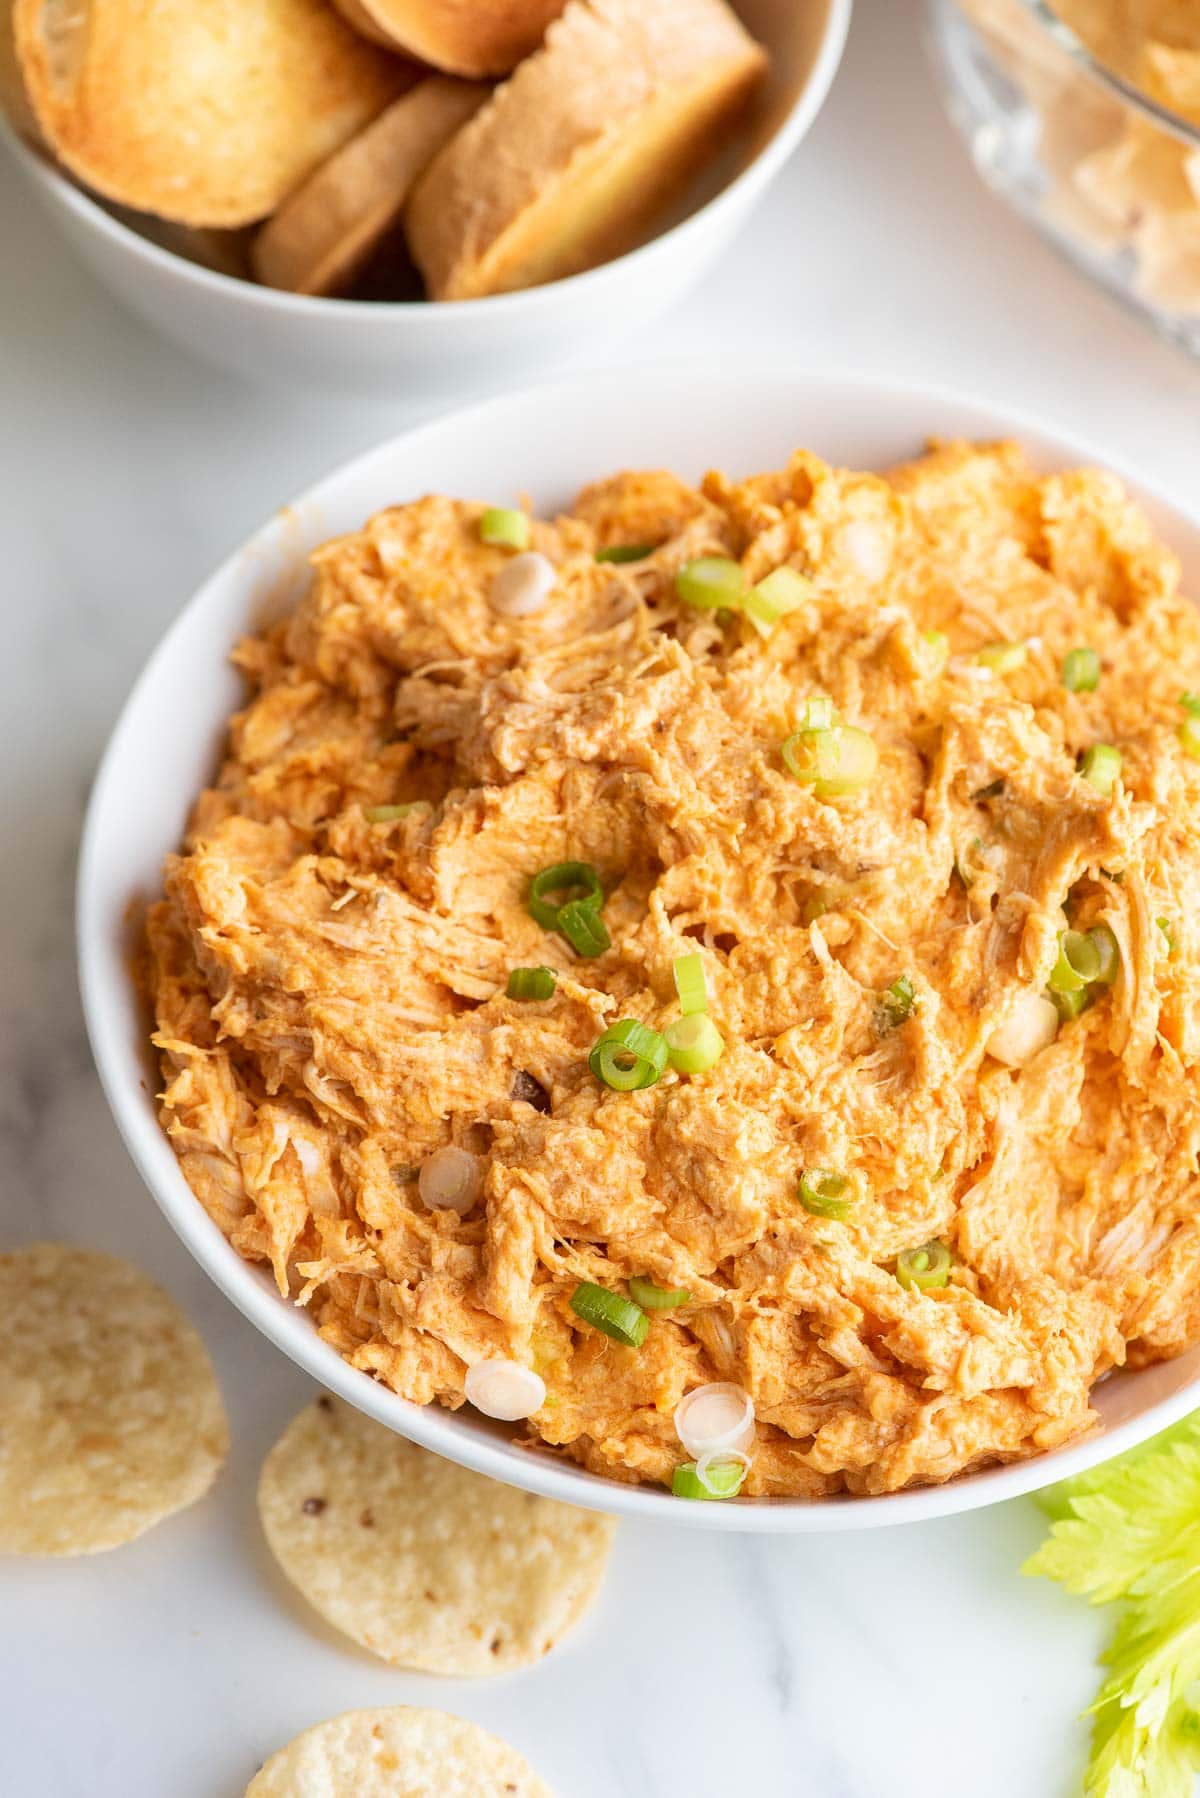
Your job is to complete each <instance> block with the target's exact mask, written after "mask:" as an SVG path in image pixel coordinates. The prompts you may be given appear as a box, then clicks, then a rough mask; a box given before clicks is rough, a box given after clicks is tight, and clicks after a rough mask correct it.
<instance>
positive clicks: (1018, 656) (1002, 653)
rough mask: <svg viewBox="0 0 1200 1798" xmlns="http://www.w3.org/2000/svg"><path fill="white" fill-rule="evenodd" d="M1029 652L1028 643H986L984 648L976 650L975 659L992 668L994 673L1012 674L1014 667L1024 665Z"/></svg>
mask: <svg viewBox="0 0 1200 1798" xmlns="http://www.w3.org/2000/svg"><path fill="white" fill-rule="evenodd" d="M1028 654H1029V645H1028V644H1027V643H985V644H984V646H983V648H982V649H977V650H976V651H975V660H976V661H977V662H978V664H979V666H980V667H981V668H990V669H991V671H992V673H993V674H1012V672H1013V671H1014V669H1017V668H1020V667H1022V666H1023V664H1024V661H1025V658H1026V656H1027V655H1028Z"/></svg>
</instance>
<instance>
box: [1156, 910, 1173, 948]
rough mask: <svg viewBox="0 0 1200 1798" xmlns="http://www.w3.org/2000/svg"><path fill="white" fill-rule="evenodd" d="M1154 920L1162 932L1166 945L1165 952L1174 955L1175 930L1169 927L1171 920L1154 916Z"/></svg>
mask: <svg viewBox="0 0 1200 1798" xmlns="http://www.w3.org/2000/svg"><path fill="white" fill-rule="evenodd" d="M1154 922H1155V923H1156V924H1157V925H1158V928H1159V929H1160V930H1161V931H1162V933H1163V938H1164V940H1165V942H1166V945H1167V954H1168V955H1174V953H1175V932H1174V931H1173V930H1172V929H1171V920H1170V919H1169V918H1155V920H1154Z"/></svg>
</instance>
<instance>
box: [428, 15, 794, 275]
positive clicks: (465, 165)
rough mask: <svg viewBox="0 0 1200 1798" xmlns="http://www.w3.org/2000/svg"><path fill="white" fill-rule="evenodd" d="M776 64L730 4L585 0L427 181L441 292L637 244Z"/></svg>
mask: <svg viewBox="0 0 1200 1798" xmlns="http://www.w3.org/2000/svg"><path fill="white" fill-rule="evenodd" d="M765 64H766V58H765V55H764V53H763V51H762V49H761V48H760V46H759V45H758V44H756V43H755V42H754V40H753V39H752V38H751V37H750V36H749V35H748V34H747V32H746V31H745V29H744V27H743V26H742V25H741V23H740V21H739V20H738V19H737V18H736V17H735V16H734V14H733V13H732V12H731V11H730V10H729V8H728V7H727V6H725V5H724V4H723V0H571V3H570V4H569V5H568V7H567V9H566V11H565V12H564V13H563V15H562V17H561V18H560V19H558V20H557V21H556V22H555V23H554V24H553V25H552V26H551V27H550V29H549V31H548V32H547V34H546V42H545V44H544V46H543V48H542V49H541V50H539V51H537V52H535V54H534V55H533V56H531V57H529V58H528V60H527V61H525V62H523V63H522V64H521V65H520V67H519V68H518V69H517V71H516V73H515V74H514V75H513V76H512V77H511V79H510V80H509V81H507V82H506V83H505V84H504V85H503V86H502V87H500V88H497V90H496V92H495V93H494V94H493V96H492V98H491V100H490V101H489V102H488V104H487V105H486V106H485V107H483V108H482V110H481V111H480V112H478V113H477V114H476V115H475V117H474V118H473V119H472V120H471V121H470V123H469V124H468V125H466V126H464V128H463V129H462V130H461V131H460V132H459V133H458V135H457V136H456V137H454V138H453V139H452V140H451V142H450V143H449V144H448V145H447V146H446V148H445V149H444V150H442V151H441V152H440V153H439V155H437V156H436V157H435V158H434V160H433V162H432V163H431V164H430V166H429V168H428V169H427V170H426V171H425V174H424V175H423V176H422V177H421V179H420V181H419V182H418V183H417V185H416V187H415V189H414V191H413V195H412V198H411V200H410V202H409V206H408V211H407V229H408V236H409V244H410V247H411V249H412V253H413V257H414V259H415V261H416V263H417V265H418V267H419V268H420V270H421V272H422V274H423V275H424V277H425V281H426V285H427V287H428V290H429V294H430V297H431V298H432V299H436V300H455V299H471V298H476V297H479V296H481V295H484V294H489V293H502V292H507V291H511V290H513V289H516V288H524V287H531V286H536V285H539V284H541V283H542V282H545V281H553V280H558V279H560V278H561V277H563V276H565V275H570V274H576V273H578V272H580V271H581V270H583V269H586V268H592V267H594V266H596V264H598V263H600V262H604V261H607V260H609V259H610V258H611V257H613V256H617V255H621V254H623V253H624V251H626V250H628V249H630V248H632V247H633V246H634V244H635V243H637V242H638V241H640V240H641V239H642V237H643V236H644V235H645V233H646V231H647V229H648V228H649V227H650V226H651V225H652V224H653V222H654V221H655V219H656V218H659V217H661V216H662V214H663V211H664V210H665V208H666V207H667V206H668V205H669V204H670V202H671V201H672V200H673V199H675V198H676V197H677V195H678V193H679V192H680V190H681V189H682V188H683V187H684V186H685V185H686V182H687V180H688V179H689V178H690V177H691V175H692V174H693V173H694V172H695V170H696V169H697V168H698V167H699V166H700V165H701V163H703V162H704V161H706V160H708V158H709V157H710V156H711V155H712V153H713V151H714V149H715V148H716V147H717V146H718V145H719V143H720V141H721V139H722V137H723V136H724V134H725V133H726V132H727V131H728V129H729V128H730V126H731V125H732V124H733V122H734V120H735V119H736V117H737V114H738V113H739V111H740V110H741V107H742V105H743V104H744V102H745V101H746V100H747V98H748V97H749V95H750V93H751V91H752V90H753V88H754V86H755V85H756V84H757V82H758V80H759V78H760V76H761V74H762V72H763V70H764V68H765Z"/></svg>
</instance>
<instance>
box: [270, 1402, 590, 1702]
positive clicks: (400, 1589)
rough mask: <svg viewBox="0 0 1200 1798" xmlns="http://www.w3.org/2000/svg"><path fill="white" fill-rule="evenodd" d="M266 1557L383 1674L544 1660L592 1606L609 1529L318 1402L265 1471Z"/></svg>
mask: <svg viewBox="0 0 1200 1798" xmlns="http://www.w3.org/2000/svg"><path fill="white" fill-rule="evenodd" d="M258 1509H259V1515H260V1517H261V1518H262V1524H263V1530H264V1531H265V1533H266V1538H267V1541H268V1542H269V1544H270V1546H271V1550H272V1553H273V1554H274V1555H275V1558H276V1560H277V1561H278V1562H279V1565H280V1566H281V1567H282V1569H283V1571H284V1573H285V1574H286V1575H287V1577H288V1579H289V1580H290V1581H291V1582H292V1584H293V1585H294V1586H295V1587H296V1588H297V1590H298V1591H300V1592H302V1593H303V1594H304V1596H305V1598H307V1600H308V1602H309V1603H310V1604H311V1605H312V1606H313V1608H314V1610H317V1611H319V1612H320V1614H321V1616H322V1617H324V1618H325V1619H326V1620H327V1621H328V1622H330V1623H332V1624H333V1625H334V1627H335V1628H336V1629H339V1630H341V1631H342V1632H343V1633H344V1634H345V1635H347V1636H351V1637H352V1638H353V1639H354V1640H355V1641H356V1642H360V1643H361V1644H362V1646H363V1647H364V1648H369V1649H370V1650H371V1652H372V1654H377V1655H378V1656H379V1657H380V1659H381V1660H385V1661H390V1662H391V1663H392V1664H393V1665H394V1666H399V1667H412V1668H416V1669H418V1670H420V1671H422V1672H426V1673H446V1674H451V1675H457V1676H459V1677H466V1676H469V1675H480V1674H488V1673H505V1672H509V1671H510V1670H511V1669H513V1668H514V1667H525V1666H528V1665H529V1664H530V1662H532V1661H536V1660H538V1659H540V1657H541V1656H542V1655H544V1654H546V1653H547V1652H548V1651H549V1650H550V1649H551V1648H553V1647H554V1645H555V1643H556V1642H557V1641H559V1640H560V1638H561V1637H562V1636H563V1635H564V1634H565V1633H566V1631H567V1630H568V1629H570V1627H571V1625H572V1624H573V1623H575V1622H576V1621H577V1620H578V1619H579V1617H580V1616H582V1614H583V1612H584V1611H585V1610H586V1608H587V1606H588V1604H589V1603H590V1602H591V1600H592V1599H593V1598H594V1596H595V1594H596V1592H597V1590H598V1589H599V1586H600V1581H601V1578H602V1577H603V1574H604V1569H605V1566H606V1564H607V1561H608V1552H609V1548H610V1546H611V1543H612V1537H613V1530H614V1527H615V1526H614V1524H613V1522H612V1519H611V1518H607V1517H601V1516H597V1515H595V1514H594V1513H593V1512H590V1511H580V1510H576V1509H575V1507H574V1506H573V1505H563V1504H558V1503H556V1502H555V1501H554V1500H553V1499H549V1498H538V1497H536V1496H535V1495H534V1494H533V1493H528V1492H518V1491H516V1490H514V1488H513V1487H511V1486H501V1485H499V1484H498V1483H497V1482H496V1481H494V1480H488V1479H485V1478H484V1477H483V1476H482V1475H481V1474H477V1473H468V1472H467V1471H466V1470H465V1469H464V1468H461V1467H456V1466H455V1465H454V1464H453V1463H452V1462H450V1461H443V1460H441V1459H440V1457H438V1456H437V1455H431V1454H429V1453H428V1452H427V1451H426V1450H425V1449H422V1448H417V1447H416V1446H415V1444H413V1443H411V1442H406V1441H405V1440H404V1438H403V1437H401V1436H397V1435H395V1434H393V1432H392V1431H391V1430H388V1429H385V1428H384V1427H383V1425H382V1424H378V1423H374V1422H372V1420H371V1419H370V1418H368V1417H364V1416H362V1414H361V1413H360V1412H358V1411H355V1410H353V1409H352V1408H351V1407H350V1406H349V1405H344V1404H341V1403H340V1402H338V1401H336V1400H334V1399H332V1398H330V1397H329V1396H328V1395H323V1396H322V1397H321V1398H319V1399H317V1400H316V1402H315V1403H314V1404H312V1405H310V1406H309V1407H308V1409H307V1410H305V1411H302V1412H301V1413H300V1415H299V1416H298V1417H297V1418H295V1419H294V1420H293V1422H292V1423H291V1424H290V1425H289V1426H288V1428H287V1429H286V1430H285V1431H284V1433H283V1435H282V1436H281V1437H280V1439H279V1441H278V1442H277V1443H276V1444H275V1447H274V1448H273V1449H272V1450H271V1452H270V1454H269V1455H268V1456H267V1459H266V1461H265V1463H264V1465H263V1470H262V1476H261V1478H260V1480H259V1487H258Z"/></svg>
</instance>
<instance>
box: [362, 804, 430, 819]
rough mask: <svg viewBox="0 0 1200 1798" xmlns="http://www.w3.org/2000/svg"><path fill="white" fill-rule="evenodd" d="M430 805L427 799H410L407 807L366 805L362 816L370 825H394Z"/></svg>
mask: <svg viewBox="0 0 1200 1798" xmlns="http://www.w3.org/2000/svg"><path fill="white" fill-rule="evenodd" d="M428 803H429V801H428V800H427V799H410V800H409V801H408V803H407V804H406V805H364V806H363V808H362V815H363V817H364V818H365V819H366V821H367V823H368V824H394V823H395V822H396V820H397V818H407V817H408V814H409V813H410V812H419V811H422V810H423V809H424V808H425V807H426V806H427V805H428Z"/></svg>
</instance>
